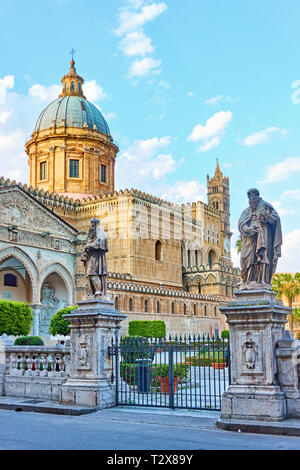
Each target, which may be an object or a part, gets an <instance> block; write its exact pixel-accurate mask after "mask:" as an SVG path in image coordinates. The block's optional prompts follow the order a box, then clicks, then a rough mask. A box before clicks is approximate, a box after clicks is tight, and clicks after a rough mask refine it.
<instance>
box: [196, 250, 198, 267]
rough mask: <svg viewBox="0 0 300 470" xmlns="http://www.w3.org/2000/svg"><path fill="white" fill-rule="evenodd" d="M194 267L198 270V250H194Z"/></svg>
mask: <svg viewBox="0 0 300 470" xmlns="http://www.w3.org/2000/svg"><path fill="white" fill-rule="evenodd" d="M195 265H196V267H197V268H198V250H195Z"/></svg>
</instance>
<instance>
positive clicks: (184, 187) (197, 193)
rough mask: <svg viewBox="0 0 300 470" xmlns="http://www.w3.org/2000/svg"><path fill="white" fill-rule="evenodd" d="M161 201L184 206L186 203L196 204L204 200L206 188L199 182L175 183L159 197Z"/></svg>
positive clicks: (182, 181)
mask: <svg viewBox="0 0 300 470" xmlns="http://www.w3.org/2000/svg"><path fill="white" fill-rule="evenodd" d="M161 198H162V199H166V200H168V201H172V202H175V203H177V204H186V203H187V202H197V201H204V202H205V200H206V187H205V186H204V185H203V184H202V183H200V181H197V180H192V181H185V180H181V181H176V182H175V183H174V184H173V185H172V186H170V187H169V188H168V189H167V191H166V192H165V193H164V194H162V195H161Z"/></svg>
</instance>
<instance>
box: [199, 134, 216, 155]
mask: <svg viewBox="0 0 300 470" xmlns="http://www.w3.org/2000/svg"><path fill="white" fill-rule="evenodd" d="M219 145H220V137H213V139H211V140H209V141H208V142H206V143H205V144H204V145H201V146H200V147H199V149H198V151H199V152H207V151H208V150H210V149H212V148H214V147H218V146H219Z"/></svg>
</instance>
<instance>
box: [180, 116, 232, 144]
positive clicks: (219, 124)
mask: <svg viewBox="0 0 300 470" xmlns="http://www.w3.org/2000/svg"><path fill="white" fill-rule="evenodd" d="M231 119H232V112H231V111H219V112H218V113H215V114H214V115H213V116H212V117H211V118H209V119H208V120H207V121H206V124H205V125H204V126H202V125H201V124H198V125H197V126H195V127H194V129H193V131H192V133H191V134H190V135H189V136H188V138H187V140H188V141H190V142H199V141H200V140H208V139H210V138H211V137H214V136H218V135H219V134H220V133H222V132H223V130H224V129H225V127H226V126H227V125H228V124H229V122H230V121H231ZM218 144H219V141H217V140H216V139H215V140H214V141H213V142H212V141H211V142H210V143H207V145H208V147H209V146H213V147H215V146H216V145H218ZM203 147H205V145H204V146H203ZM210 148H212V147H210ZM207 150H208V149H207Z"/></svg>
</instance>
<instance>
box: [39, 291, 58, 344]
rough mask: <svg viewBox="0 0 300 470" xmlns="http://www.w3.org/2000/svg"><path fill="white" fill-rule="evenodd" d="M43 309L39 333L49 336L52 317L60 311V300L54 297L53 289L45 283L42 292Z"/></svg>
mask: <svg viewBox="0 0 300 470" xmlns="http://www.w3.org/2000/svg"><path fill="white" fill-rule="evenodd" d="M41 303H42V305H43V307H42V308H41V313H40V321H39V333H40V334H43V335H47V336H48V335H49V324H50V319H51V317H52V315H54V314H55V313H56V312H57V310H58V304H59V300H58V299H57V298H56V297H54V289H53V287H52V286H51V285H50V284H48V283H45V284H44V285H43V287H42V290H41Z"/></svg>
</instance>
